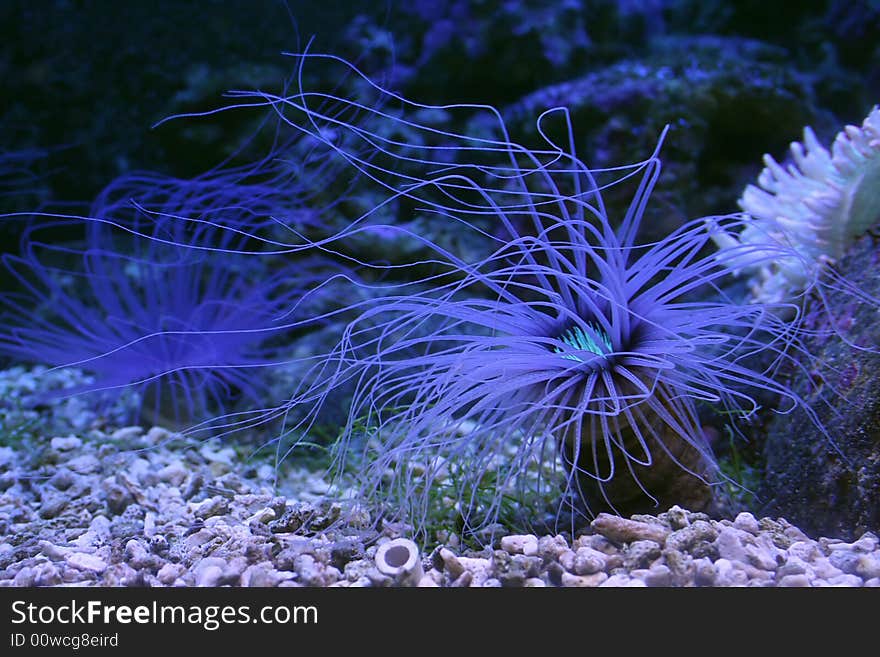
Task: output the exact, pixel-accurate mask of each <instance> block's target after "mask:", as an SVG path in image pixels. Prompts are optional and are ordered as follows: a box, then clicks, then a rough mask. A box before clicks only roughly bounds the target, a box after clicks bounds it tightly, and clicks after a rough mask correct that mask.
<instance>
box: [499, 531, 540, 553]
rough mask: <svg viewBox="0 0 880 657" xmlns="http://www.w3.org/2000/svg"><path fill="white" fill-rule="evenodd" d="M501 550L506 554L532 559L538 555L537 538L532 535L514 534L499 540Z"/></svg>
mask: <svg viewBox="0 0 880 657" xmlns="http://www.w3.org/2000/svg"><path fill="white" fill-rule="evenodd" d="M501 549H502V550H504V551H505V552H507V553H508V554H524V555H526V556H527V557H533V556H535V555H536V554H538V537H537V536H535V535H534V534H514V535H513V536H505V537H503V538H502V539H501Z"/></svg>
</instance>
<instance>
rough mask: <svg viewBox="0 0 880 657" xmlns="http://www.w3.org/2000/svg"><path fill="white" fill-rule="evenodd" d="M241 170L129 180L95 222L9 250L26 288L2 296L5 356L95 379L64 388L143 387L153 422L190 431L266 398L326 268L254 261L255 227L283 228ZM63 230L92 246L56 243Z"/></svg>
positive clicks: (110, 392)
mask: <svg viewBox="0 0 880 657" xmlns="http://www.w3.org/2000/svg"><path fill="white" fill-rule="evenodd" d="M230 175H232V174H231V173H229V172H227V173H226V176H227V177H226V179H225V180H222V181H218V180H216V179H204V180H197V181H178V180H173V179H168V178H164V177H161V176H157V175H149V176H147V175H137V176H130V177H127V178H124V179H120V180H118V181H116V182H115V183H114V184H113V185H111V186H110V187H109V188H108V189H107V190H105V192H104V193H103V194H102V196H101V197H100V198H99V199H98V201H97V202H96V203H95V205H94V207H93V208H92V216H90V217H63V216H55V217H54V218H52V217H50V216H49V215H42V216H38V217H36V218H35V221H34V222H33V223H32V224H31V225H30V226H29V227H28V229H27V230H26V231H25V234H24V236H23V238H22V249H21V253H20V255H11V254H5V255H4V256H3V263H4V265H5V267H6V269H7V271H8V272H9V273H10V274H11V275H12V276H13V277H14V279H15V281H16V282H17V283H18V289H17V290H15V291H12V292H8V293H5V294H3V295H2V298H0V309H2V314H0V326H2V329H0V352H2V353H4V354H7V355H9V356H12V357H14V358H16V359H17V360H20V361H24V362H33V363H39V364H44V365H50V366H54V367H56V368H57V367H79V368H81V369H82V370H84V371H85V372H87V373H89V374H90V375H91V376H92V382H91V383H89V384H84V385H81V386H78V387H77V388H75V389H70V390H64V391H60V393H59V394H64V395H72V394H81V393H86V392H92V393H98V392H103V398H104V400H105V401H111V400H113V399H115V398H117V397H118V395H119V394H121V393H122V392H125V391H129V392H131V391H134V392H136V393H137V394H138V396H139V399H140V403H139V404H137V407H138V409H139V411H140V414H141V418H140V419H141V421H153V422H164V423H170V424H172V425H177V426H179V425H181V424H188V423H190V422H193V421H196V420H204V419H205V418H206V417H210V416H212V415H215V414H217V413H226V412H229V411H231V410H232V409H233V408H235V405H236V403H243V402H244V401H245V400H246V401H247V403H249V404H250V405H254V404H265V403H266V397H267V395H268V385H269V383H268V382H269V379H268V377H267V376H265V374H266V373H268V370H269V367H270V366H272V365H274V364H278V363H279V362H283V360H285V358H284V355H283V354H284V351H283V350H284V349H285V348H286V344H287V343H286V342H285V339H286V336H287V337H289V336H290V335H291V331H292V330H294V329H297V328H302V326H303V322H300V323H297V321H296V319H295V318H294V315H295V314H296V312H297V310H296V309H297V304H298V303H300V302H301V301H302V299H303V297H304V295H305V294H306V292H307V290H308V289H310V288H311V287H314V286H315V285H317V283H318V282H320V281H321V280H323V278H324V269H323V267H322V265H321V263H320V262H318V261H317V260H316V259H311V260H308V261H305V260H303V261H300V262H296V263H284V262H281V263H279V262H277V261H272V262H269V261H268V260H266V259H265V258H263V259H260V258H254V257H253V256H251V255H246V254H245V253H244V252H245V250H246V245H247V244H248V243H249V241H250V239H251V238H249V237H248V232H246V231H245V230H244V227H247V228H248V231H257V229H258V226H259V225H260V222H262V223H263V224H266V223H269V224H273V223H274V221H271V220H266V219H265V218H262V219H258V217H259V216H260V215H261V214H263V213H265V212H266V211H267V208H263V207H262V206H261V205H260V203H261V201H260V199H259V198H255V196H254V195H255V194H256V192H257V191H259V190H257V189H255V188H253V187H250V188H246V187H242V186H238V187H236V186H235V185H233V184H231V181H230V179H229V176H230ZM221 183H222V184H221ZM248 192H251V193H252V196H250V197H248V194H247V193H248ZM132 199H137V203H134V202H133V200H132ZM245 202H249V203H250V205H248V206H247V207H245V206H243V205H242V204H243V203H245ZM291 207H294V206H293V204H291ZM181 214H186V215H187V217H189V220H188V221H183V220H182V219H180V218H179V216H180V215H181ZM220 216H222V217H223V218H224V221H225V223H226V224H227V225H224V226H222V227H221V225H220V224H219V223H217V221H218V220H219V219H218V218H219V217H220ZM300 225H302V222H301V223H300ZM233 226H234V227H235V228H234V229H233V228H232V227H233ZM59 232H67V233H73V234H79V235H80V238H79V240H77V241H71V242H69V243H68V242H66V243H63V244H61V243H57V242H56V241H55V240H56V239H57V237H56V236H57V235H58V234H59ZM50 238H51V240H50ZM134 419H136V418H129V420H134Z"/></svg>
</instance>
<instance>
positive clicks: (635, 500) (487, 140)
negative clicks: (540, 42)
mask: <svg viewBox="0 0 880 657" xmlns="http://www.w3.org/2000/svg"><path fill="white" fill-rule="evenodd" d="M298 57H299V62H300V75H299V80H300V83H302V80H303V75H302V67H303V66H305V64H306V62H313V61H320V62H323V63H329V64H331V65H340V66H343V67H345V69H346V71H347V72H350V71H351V70H354V72H355V74H356V75H362V74H361V73H360V72H359V71H357V70H356V69H354V67H353V66H352V65H351V64H349V63H348V62H345V61H344V60H341V59H339V58H336V57H333V56H327V55H314V54H304V55H298ZM328 77H330V76H328ZM364 78H365V79H366V76H364ZM372 89H373V90H374V91H375V92H376V93H377V94H379V95H380V96H384V97H385V101H386V103H383V104H382V106H384V107H387V106H389V105H392V104H393V105H395V106H397V107H399V108H404V112H403V113H395V114H390V113H388V112H387V111H384V110H382V109H376V108H375V107H374V106H372V104H371V102H370V101H369V99H364V98H358V99H357V100H352V99H346V98H343V97H340V96H336V95H334V94H332V93H331V92H325V91H312V90H305V89H302V87H301V88H300V90H299V91H298V92H296V93H291V94H289V95H285V96H273V95H271V94H263V93H258V92H254V93H253V94H252V96H253V97H254V98H262V99H263V101H264V102H265V103H266V104H267V105H269V106H270V107H272V108H273V109H274V110H275V111H276V112H278V114H279V116H281V117H282V118H283V120H284V121H286V122H288V124H289V125H291V126H292V127H293V128H295V129H296V130H300V131H303V132H306V133H307V134H310V135H311V136H312V137H313V138H315V139H320V140H323V141H324V142H325V143H326V144H327V145H328V146H329V147H331V148H334V149H336V150H337V152H338V153H339V154H340V155H342V156H343V157H344V158H345V159H346V160H347V161H348V162H349V163H350V164H351V165H352V166H353V167H355V168H356V169H357V170H358V171H359V172H360V174H361V175H362V177H363V179H367V180H373V181H375V182H376V183H378V184H379V185H380V186H381V187H382V188H384V189H385V190H386V192H387V195H388V202H391V201H392V200H397V199H405V200H407V201H408V202H409V204H410V206H411V207H413V208H414V210H415V211H418V212H422V213H425V214H427V215H430V216H433V217H434V218H435V220H436V221H437V222H440V223H441V224H442V225H443V226H444V227H445V229H446V230H450V231H452V230H454V231H460V232H462V233H465V234H466V233H473V234H474V237H475V238H476V237H479V238H487V234H486V232H485V231H484V230H483V229H482V228H481V226H484V225H486V223H491V224H493V228H494V229H498V230H497V231H496V230H493V234H492V236H491V239H492V240H493V243H494V245H495V248H494V251H493V252H492V253H490V254H489V255H487V256H485V257H482V258H476V259H473V260H464V259H462V258H461V257H460V256H459V255H458V254H456V253H454V252H452V251H450V250H448V249H445V248H443V247H442V246H440V245H439V244H437V243H436V242H435V241H433V240H431V239H429V238H428V237H427V236H425V235H410V237H412V238H413V239H418V240H420V241H421V242H422V243H423V244H424V245H425V246H426V247H427V248H428V249H429V250H430V251H431V253H432V257H431V258H430V259H427V260H424V261H419V262H414V263H411V264H410V265H393V266H392V265H386V264H383V262H382V261H381V254H377V255H378V256H379V257H377V259H376V261H375V262H363V263H359V264H361V265H362V266H364V267H368V268H372V269H373V270H374V271H376V272H379V273H381V274H382V275H383V276H385V277H386V279H388V280H386V281H384V282H380V283H372V284H371V285H374V286H378V285H382V286H383V289H384V294H382V295H381V296H377V297H376V298H374V299H367V300H359V301H357V302H356V303H355V304H352V311H356V312H357V316H356V318H355V319H353V320H352V321H350V322H349V323H348V324H347V325H346V327H345V329H344V332H343V335H342V337H341V339H340V341H339V343H338V345H337V346H336V348H335V349H334V350H332V351H331V352H330V353H328V354H326V355H325V356H324V357H321V358H316V359H315V360H313V361H312V362H313V363H314V365H313V373H314V374H315V376H314V377H313V378H312V379H311V380H312V381H314V382H315V383H312V384H309V385H306V386H304V387H303V388H301V389H299V390H297V391H295V392H294V394H292V395H291V399H290V401H289V403H288V404H287V405H286V409H288V410H289V409H294V408H299V407H302V406H308V407H309V408H310V409H311V414H312V415H311V417H312V418H314V417H316V416H317V415H318V414H320V412H321V411H322V408H323V406H324V405H326V403H327V399H328V395H329V394H331V391H332V390H334V389H335V388H336V387H338V386H340V385H353V386H354V393H353V397H352V400H351V404H350V406H349V408H348V417H347V420H346V423H345V426H344V427H343V429H342V432H341V435H340V438H339V440H338V443H337V448H338V451H337V454H336V456H337V461H336V463H335V467H336V468H337V471H341V470H344V468H345V464H346V462H347V461H351V460H354V461H356V462H357V469H358V474H357V476H358V477H359V478H360V483H361V486H362V490H363V492H364V494H365V495H368V496H378V497H379V498H380V499H381V500H383V501H385V502H386V503H387V504H386V508H387V509H388V512H389V514H391V515H392V516H396V517H398V518H401V519H405V520H409V521H413V522H415V524H416V527H417V528H418V529H420V530H424V525H425V519H426V518H427V517H428V516H429V515H430V513H431V509H432V505H434V504H435V503H436V499H437V498H438V497H441V498H442V499H443V500H444V503H445V504H448V505H449V506H450V507H454V508H455V509H456V511H457V513H458V514H459V515H460V518H461V525H462V528H463V529H466V530H475V529H478V528H480V527H485V526H487V525H488V526H491V524H492V522H493V521H494V520H496V519H497V518H498V517H499V514H500V509H501V507H502V505H504V504H505V503H506V502H507V501H509V500H510V499H511V498H514V499H516V500H517V501H518V502H517V503H520V504H521V508H523V509H525V508H526V506H527V505H526V503H525V501H524V500H525V499H526V498H527V497H528V496H530V495H534V494H535V492H536V491H539V496H540V494H541V493H542V492H543V493H548V492H549V493H551V494H553V493H558V494H559V495H554V497H556V498H557V500H558V501H557V506H556V508H555V510H554V512H553V513H552V514H551V515H552V517H553V518H554V519H555V520H559V519H561V518H563V517H564V516H565V513H566V512H569V511H574V512H575V515H577V514H583V515H586V516H592V515H594V514H595V513H597V512H598V511H601V510H604V509H612V510H614V511H618V512H620V513H632V512H637V511H641V510H646V509H649V508H652V507H656V506H658V505H660V506H662V505H669V504H673V503H682V504H686V505H688V506H690V507H691V508H705V509H709V508H711V507H712V504H713V500H712V495H711V491H712V487H713V485H714V484H717V483H719V482H720V481H721V478H722V475H721V474H720V472H719V470H718V468H717V466H716V464H715V462H714V459H713V456H712V451H711V448H710V445H709V444H708V441H707V439H706V438H705V435H704V432H703V429H702V420H701V411H703V412H708V411H713V410H714V412H715V413H716V414H722V415H725V416H728V417H733V418H735V419H740V420H748V419H749V418H750V417H752V416H753V415H754V414H755V413H756V411H757V410H758V409H759V407H760V406H761V404H762V400H763V399H764V398H765V397H767V396H772V397H773V398H774V399H775V400H776V403H777V404H780V405H781V407H780V408H778V409H777V410H778V411H779V412H789V411H791V410H793V409H795V408H798V407H803V406H804V404H803V402H802V399H801V398H800V397H798V396H797V395H796V394H794V393H793V392H792V391H791V390H789V389H788V388H787V387H786V386H785V385H784V384H783V383H780V382H778V381H777V380H776V379H775V378H774V376H773V374H774V371H775V370H776V369H777V368H778V367H780V366H781V364H783V363H784V364H786V365H790V366H793V367H796V368H805V367H807V363H806V361H807V360H808V358H807V357H806V355H805V354H803V352H802V350H800V349H799V344H798V333H797V323H796V322H790V321H785V320H783V319H781V318H780V313H779V312H778V311H779V310H780V307H781V306H782V305H783V304H770V303H758V304H742V303H737V302H735V301H733V300H731V299H730V298H728V297H726V296H725V295H724V294H723V292H722V291H721V289H720V287H721V283H722V282H723V281H724V280H725V279H727V278H728V277H730V276H731V275H732V273H733V271H734V270H735V268H736V265H737V261H738V258H739V257H741V256H743V253H744V251H748V247H743V249H741V250H739V251H738V252H737V253H736V254H735V255H736V257H729V258H728V257H725V256H724V254H721V255H718V254H713V253H709V252H708V251H710V249H707V248H705V247H706V246H707V244H708V243H709V241H710V239H711V237H710V234H711V232H712V231H711V230H710V228H709V227H708V226H707V225H706V222H705V221H704V220H702V219H700V220H696V221H692V222H689V223H687V224H685V225H683V226H681V227H680V228H679V229H677V230H675V231H674V232H673V233H671V234H669V235H668V236H666V237H665V238H664V239H662V240H660V241H657V242H654V243H647V244H639V243H638V232H639V227H640V222H641V219H642V216H643V213H644V210H645V207H646V204H647V202H648V200H649V197H650V195H651V192H652V190H653V188H654V185H655V183H656V181H657V177H658V175H659V170H660V160H659V157H658V154H657V152H655V153H654V154H653V155H652V156H651V157H650V158H648V159H647V160H645V161H644V162H640V163H637V164H634V165H630V166H628V167H618V168H616V169H614V170H608V171H597V170H591V169H590V168H589V167H588V166H587V165H586V164H584V163H583V162H582V161H581V160H580V159H578V157H577V155H576V152H575V148H574V145H573V143H571V141H569V143H566V144H563V145H557V144H555V143H553V142H552V141H550V140H549V139H548V138H546V136H545V135H544V133H543V132H542V131H541V121H542V120H543V118H544V117H545V116H547V115H549V114H551V113H560V114H562V115H563V116H567V115H566V114H565V110H564V109H563V108H556V109H554V110H550V111H548V112H546V113H545V114H543V115H542V116H541V117H539V118H538V123H537V125H538V131H539V133H540V134H541V135H542V136H544V137H545V140H546V142H547V148H546V149H543V150H534V149H532V150H530V149H527V148H525V147H523V146H521V145H518V144H516V143H513V142H512V141H510V140H509V139H506V130H505V127H504V123H503V121H502V119H501V117H500V115H499V114H498V113H497V112H496V111H495V110H494V109H493V108H491V107H488V106H479V105H449V106H443V107H430V106H426V105H421V104H418V103H414V102H412V101H409V100H407V99H404V98H402V97H400V96H398V95H395V94H393V93H392V92H390V91H387V90H385V89H382V88H381V87H379V86H378V85H373V86H372ZM328 108H332V111H328ZM405 110H411V111H412V112H414V113H416V114H418V113H420V112H424V111H425V110H439V111H444V112H451V111H454V110H457V111H465V112H485V113H487V114H488V115H489V116H490V117H493V118H494V119H495V129H496V132H495V134H494V135H489V134H478V135H463V134H456V133H453V132H449V131H443V130H441V129H439V128H436V127H431V126H420V125H418V123H416V122H415V121H413V120H410V119H409V118H407V117H408V115H407V113H406V111H405ZM395 121H397V122H401V123H403V124H404V125H405V127H406V129H407V131H408V132H409V133H412V132H413V131H419V130H421V131H423V133H424V134H425V135H426V139H425V140H424V141H423V142H420V143H417V144H414V143H402V142H400V141H397V140H396V139H395V138H394V137H393V136H392V137H388V136H386V135H387V134H389V131H388V130H387V126H386V127H385V128H383V129H379V128H378V127H377V126H382V125H383V124H384V123H387V122H395ZM392 132H393V131H392ZM340 133H345V134H346V135H347V138H340V136H339V135H340ZM661 141H662V138H661ZM355 142H363V143H365V144H368V145H369V146H370V149H371V151H372V152H373V154H374V156H373V157H371V158H370V159H363V158H362V157H360V156H359V154H358V153H360V152H363V150H362V149H356V150H347V149H348V148H350V147H351V145H352V144H353V143H355ZM658 149H659V146H658ZM628 183H635V191H634V194H633V198H632V201H631V203H630V205H629V207H628V208H626V209H625V211H623V212H622V213H621V215H622V216H621V217H620V219H619V221H615V220H614V218H613V216H612V214H611V213H610V212H609V210H608V209H607V208H606V207H605V205H604V203H603V197H602V191H603V189H607V188H608V186H610V185H621V184H628ZM369 215H370V211H368V212H367V213H365V215H364V216H363V217H361V218H360V219H358V220H356V221H354V222H353V223H352V225H351V226H350V227H349V228H347V229H345V230H343V231H342V232H340V233H339V234H338V235H336V236H333V237H330V238H327V239H324V240H320V241H316V242H310V243H304V244H302V247H303V248H310V249H318V250H320V251H329V252H334V253H335V252H337V247H338V246H339V245H340V244H341V243H344V242H345V241H346V240H349V239H351V238H352V237H353V236H355V235H356V234H358V233H360V232H364V231H375V230H379V229H381V230H383V231H388V232H395V231H396V232H409V231H408V230H407V229H406V228H405V227H402V226H393V225H389V226H383V227H377V226H375V225H371V224H370V222H369ZM715 221H716V222H717V224H718V225H719V226H722V227H723V228H724V229H728V230H733V229H738V228H740V227H741V225H742V223H743V219H742V218H741V217H737V216H730V217H718V218H715ZM500 233H505V234H506V235H505V237H503V238H502V237H498V236H497V235H498V234H500ZM785 253H788V250H787V248H785V247H783V246H779V247H778V248H777V249H776V250H775V251H774V250H773V249H766V248H763V247H762V249H761V250H755V251H754V252H751V251H748V254H749V256H750V257H752V258H754V259H755V260H756V261H757V260H761V259H765V258H766V259H772V258H776V257H779V256H780V255H782V254H785ZM426 268H428V269H429V271H430V273H428V274H423V275H418V276H416V275H414V272H423V271H425V269H426ZM801 359H803V362H802V360H801ZM805 410H806V412H807V413H808V414H810V413H811V412H810V409H809V408H805ZM283 412H285V407H281V408H275V409H269V410H267V414H277V413H283ZM811 417H813V416H812V414H811ZM710 419H711V418H710ZM312 421H313V420H311V419H310V420H306V421H301V422H300V424H299V425H298V426H297V427H296V428H297V429H299V430H300V431H302V432H307V430H308V428H309V423H310V422H312ZM294 442H295V441H294ZM295 448H296V444H294V445H293V446H292V447H290V449H289V451H292V450H295ZM487 480H488V481H490V482H491V484H490V487H491V490H490V491H489V495H488V496H487V495H486V489H487V486H486V482H487ZM522 520H524V521H525V522H526V523H536V522H537V521H536V519H535V518H534V517H532V518H524V519H522Z"/></svg>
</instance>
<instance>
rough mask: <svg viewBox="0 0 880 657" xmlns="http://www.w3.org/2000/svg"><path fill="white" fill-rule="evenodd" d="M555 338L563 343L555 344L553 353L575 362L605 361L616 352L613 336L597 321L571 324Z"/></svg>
mask: <svg viewBox="0 0 880 657" xmlns="http://www.w3.org/2000/svg"><path fill="white" fill-rule="evenodd" d="M554 339H555V340H557V341H558V342H559V343H561V344H556V345H554V346H553V353H555V354H559V356H560V357H561V358H564V359H565V360H570V361H573V362H575V363H595V362H596V361H597V359H601V360H602V361H604V360H605V359H607V358H608V357H609V356H611V355H612V354H613V353H614V352H615V349H614V343H613V342H612V340H611V336H610V335H608V333H607V332H606V331H605V330H603V329H602V328H601V327H600V326H599V325H598V324H597V323H595V322H586V323H584V324H578V325H575V326H569V327H568V328H566V329H565V330H563V331H562V332H560V333H557V334H556V335H554Z"/></svg>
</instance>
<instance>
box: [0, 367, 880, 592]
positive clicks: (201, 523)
mask: <svg viewBox="0 0 880 657" xmlns="http://www.w3.org/2000/svg"><path fill="white" fill-rule="evenodd" d="M0 378H2V377H0ZM0 388H2V380H0ZM77 412H78V413H81V412H82V409H81V408H78V410H77ZM174 438H175V436H174V434H171V433H170V432H169V431H167V430H165V429H162V428H159V427H153V428H150V429H144V428H142V427H139V426H129V427H123V428H120V429H115V430H110V429H107V430H106V432H105V431H103V430H100V429H96V428H94V426H93V427H92V428H89V429H88V430H85V429H83V430H82V431H73V432H70V433H69V434H67V435H58V436H55V437H52V438H41V439H40V440H39V441H38V442H37V443H36V445H38V446H35V443H34V441H32V440H28V441H22V442H20V443H18V444H16V443H15V442H13V441H9V440H7V443H9V444H7V445H4V446H0V586H227V585H228V586H320V587H325V586H405V585H417V586H425V587H441V586H455V587H461V586H480V587H491V586H515V587H516V586H528V587H532V586H538V587H540V586H566V587H568V586H571V587H595V586H600V587H601V586H651V587H680V586H715V587H727V586H787V587H801V586H838V587H859V586H880V539H878V537H877V536H876V535H875V534H873V533H870V532H869V533H865V534H864V535H862V536H861V537H860V538H859V539H858V540H856V541H854V542H851V543H849V542H845V541H842V540H839V539H834V538H819V539H818V540H814V539H812V538H810V537H809V536H807V535H805V534H804V533H803V532H802V531H801V530H800V529H798V528H797V527H795V526H793V525H792V524H790V523H788V522H787V521H785V520H784V519H771V518H762V519H757V518H755V517H754V516H753V515H752V514H750V513H740V514H739V515H737V516H736V517H735V518H732V519H724V520H713V519H711V518H709V517H708V516H706V515H705V514H702V513H691V512H689V511H687V510H685V509H681V508H679V507H673V508H671V509H669V510H668V511H666V512H664V513H660V514H658V515H656V516H650V515H639V516H633V517H632V518H630V519H626V518H621V517H617V516H613V515H608V514H600V515H599V516H598V517H596V518H595V520H593V522H592V523H591V524H590V526H589V527H587V528H585V529H584V530H583V531H582V532H581V533H580V534H578V535H577V536H575V537H573V538H572V537H568V536H567V535H545V536H537V535H534V534H520V535H509V536H504V537H502V538H500V539H499V540H497V541H495V542H494V543H493V545H492V546H490V547H487V548H483V549H482V550H479V551H474V550H468V549H465V548H464V547H463V545H462V544H461V543H460V541H459V540H458V538H457V537H456V536H455V535H454V534H449V535H448V536H446V537H445V540H444V541H443V542H442V543H440V544H436V545H430V546H429V547H428V549H425V550H422V551H421V552H420V557H421V563H422V568H421V570H420V573H422V572H423V575H422V576H420V577H419V578H417V579H413V578H412V577H411V576H408V577H404V576H402V575H401V576H399V577H395V576H390V575H388V574H384V573H383V572H380V570H379V568H377V565H376V552H377V550H378V549H379V547H380V546H381V545H382V543H383V542H385V541H388V540H392V539H395V538H398V537H400V536H403V537H404V538H405V537H406V533H405V532H406V530H405V528H404V529H401V528H400V527H394V526H386V527H384V529H383V530H381V531H377V530H375V529H365V525H363V524H361V525H358V524H357V523H346V522H340V518H341V515H340V512H341V509H342V507H341V505H340V504H338V503H332V502H327V501H326V499H327V495H326V494H327V493H328V491H330V486H329V484H327V482H325V481H324V480H322V479H321V477H320V476H319V475H317V474H315V473H313V472H310V471H308V470H306V469H295V468H289V469H287V470H286V471H285V476H284V478H283V479H280V480H279V481H277V482H276V481H275V478H276V470H275V468H273V467H272V466H271V465H269V464H267V463H263V464H258V463H257V462H254V461H249V460H248V459H246V458H243V457H242V456H241V455H240V454H241V452H242V450H239V451H238V452H237V451H236V450H235V449H233V448H232V447H231V446H230V445H228V444H223V443H221V442H218V441H207V442H203V443H198V444H190V445H181V444H180V441H175V440H174ZM386 570H387V569H386Z"/></svg>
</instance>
